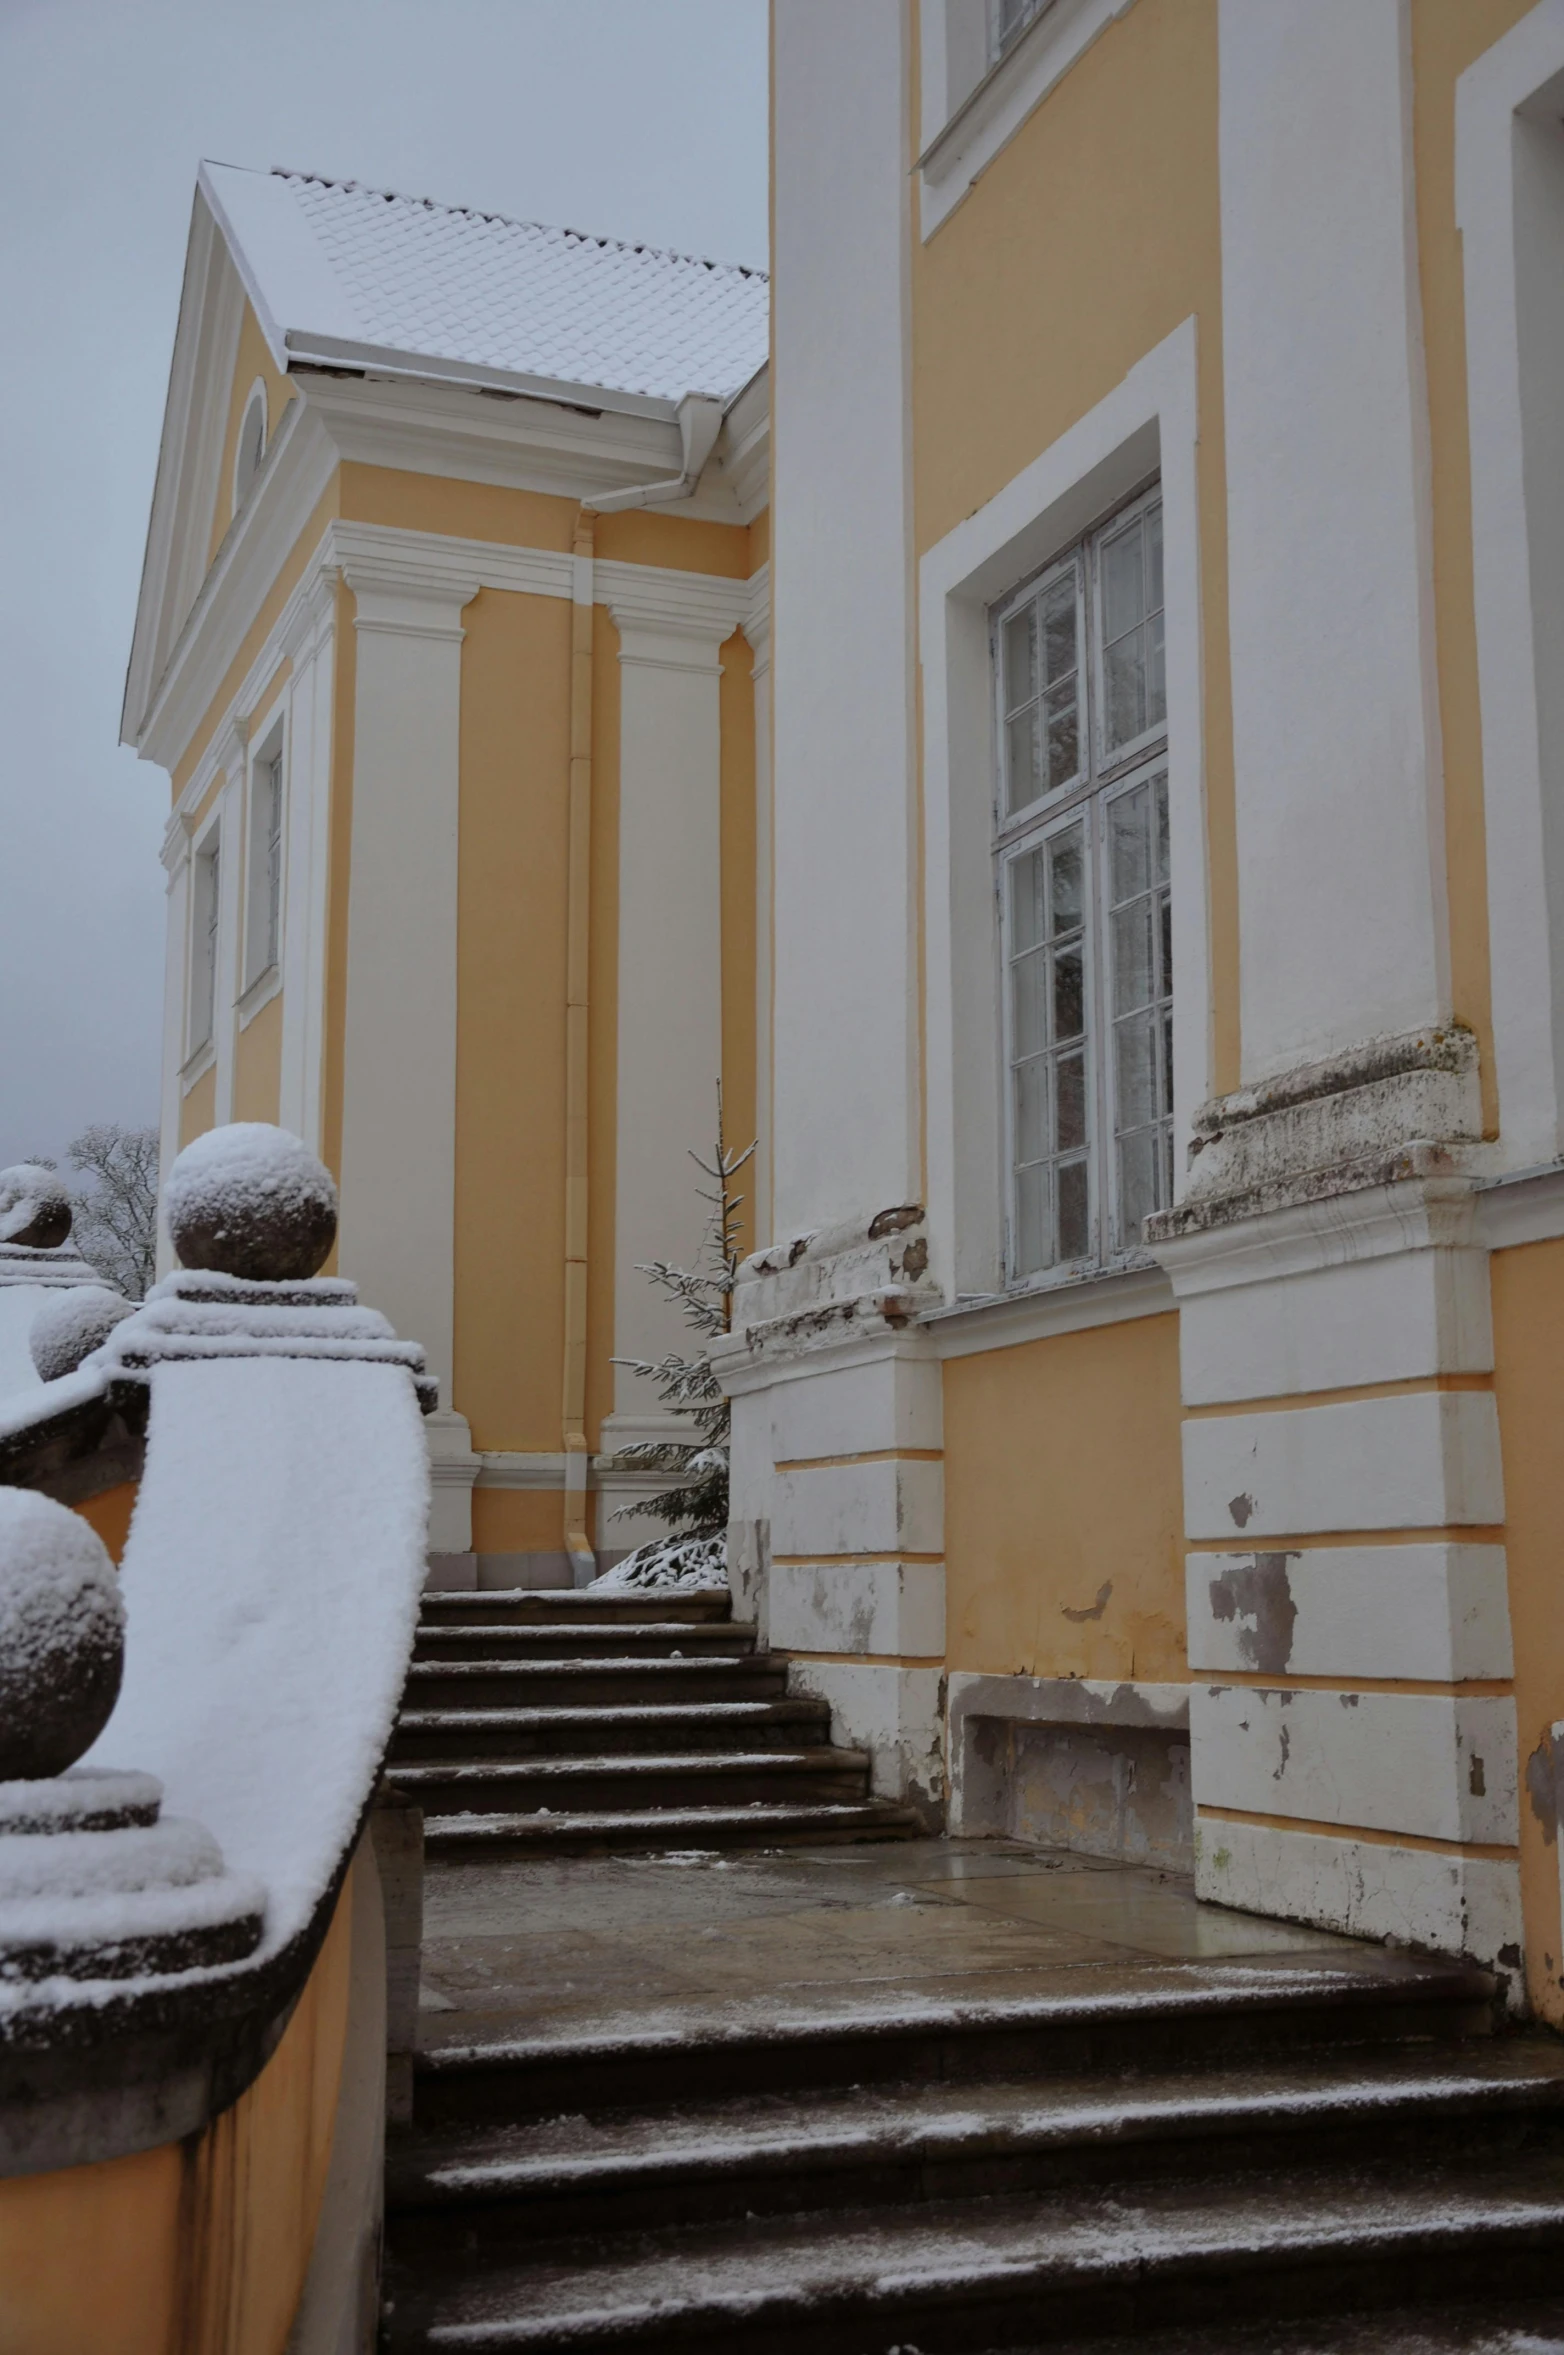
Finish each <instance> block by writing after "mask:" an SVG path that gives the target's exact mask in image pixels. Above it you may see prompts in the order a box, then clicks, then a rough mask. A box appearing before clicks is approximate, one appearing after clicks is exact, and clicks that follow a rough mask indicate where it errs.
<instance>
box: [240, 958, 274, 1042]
mask: <svg viewBox="0 0 1564 2355" xmlns="http://www.w3.org/2000/svg"><path fill="white" fill-rule="evenodd" d="M281 988H282V968H281V966H280V965H268V966H267V967H266V969H265V971H264V972H262V973H257V975H256V976H255V979H254V980H253V981H252V982H251V984H250V986H249V988H248V989H247V990H246V991H245V993H244V995H243V997H242V998H240V1000H239V1004H238V1015H239V1028H240V1029H241V1030H248V1029H249V1027H250V1025H251V1023H252V1022H253V1021H254V1020H255V1017H256V1015H257V1014H259V1013H260V1011H261V1009H262V1007H263V1006H269V1005H270V1004H271V1002H272V1000H273V998H274V997H276V995H277V993H278V991H279V990H280V989H281Z"/></svg>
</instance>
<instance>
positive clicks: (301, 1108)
mask: <svg viewBox="0 0 1564 2355" xmlns="http://www.w3.org/2000/svg"><path fill="white" fill-rule="evenodd" d="M336 593H337V575H336V572H335V571H334V570H331V569H326V570H322V571H321V572H319V573H317V574H316V576H315V578H314V579H313V580H312V581H311V582H310V583H309V585H308V587H307V589H306V590H305V593H304V595H303V596H302V597H301V599H300V601H299V610H298V615H297V618H296V621H295V625H294V628H293V630H292V632H291V633H290V635H289V637H288V640H287V642H286V646H285V651H286V652H287V653H288V654H290V655H291V656H292V658H293V673H292V677H291V679H290V681H289V685H288V759H287V775H286V779H285V791H286V796H287V799H286V805H285V806H286V812H287V834H286V846H287V856H286V863H285V868H284V874H283V911H282V978H283V996H282V1081H281V1088H280V1092H279V1104H278V1114H277V1117H278V1120H279V1122H280V1123H281V1125H282V1127H284V1128H286V1129H291V1130H292V1131H293V1133H294V1135H295V1136H298V1137H302V1138H303V1140H304V1142H305V1144H306V1145H308V1146H309V1148H310V1150H311V1152H312V1153H318V1152H319V1150H320V1145H321V1093H320V1086H321V1064H322V1050H323V1045H324V1039H325V1026H326V904H327V903H326V889H327V880H328V866H329V857H330V844H331V719H332V697H333V692H334V686H335V672H336V636H337V633H336Z"/></svg>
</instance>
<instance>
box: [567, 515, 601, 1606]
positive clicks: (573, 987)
mask: <svg viewBox="0 0 1564 2355" xmlns="http://www.w3.org/2000/svg"><path fill="white" fill-rule="evenodd" d="M592 534H593V524H592V517H591V514H590V513H589V512H588V510H587V509H586V508H585V507H583V508H582V509H581V512H580V514H579V515H578V517H577V520H576V535H575V543H574V547H573V549H572V554H573V556H574V559H575V580H574V584H573V588H572V603H571V608H570V798H569V847H568V851H567V854H566V869H565V1360H564V1380H563V1392H562V1399H561V1404H562V1408H563V1422H564V1433H565V1552H566V1554H567V1555H568V1557H569V1560H570V1575H571V1580H572V1583H573V1584H574V1585H576V1586H585V1585H586V1584H587V1583H588V1582H589V1581H590V1580H591V1579H593V1578H595V1577H596V1575H597V1556H596V1554H595V1553H594V1552H593V1550H592V1541H591V1538H590V1537H589V1535H588V1534H587V1525H586V1522H587V1465H588V1462H589V1458H590V1451H589V1449H588V1446H587V1436H586V1358H587V1214H588V1188H587V1166H588V1165H587V1090H588V1083H589V1077H590V1075H589V1071H588V1065H587V1005H588V995H589V989H590V980H591V972H590V964H589V948H590V943H591V928H592V592H593V582H592V545H593V541H592Z"/></svg>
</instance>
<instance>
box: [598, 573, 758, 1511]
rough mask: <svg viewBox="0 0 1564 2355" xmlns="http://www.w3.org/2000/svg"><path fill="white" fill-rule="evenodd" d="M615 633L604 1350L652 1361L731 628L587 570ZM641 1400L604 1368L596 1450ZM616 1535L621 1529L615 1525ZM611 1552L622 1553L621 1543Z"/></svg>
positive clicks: (718, 855)
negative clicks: (723, 657)
mask: <svg viewBox="0 0 1564 2355" xmlns="http://www.w3.org/2000/svg"><path fill="white" fill-rule="evenodd" d="M599 569H600V572H601V573H602V574H603V575H604V576H605V581H604V584H603V588H604V590H606V594H607V601H608V604H609V609H610V611H611V612H612V614H613V618H614V622H615V625H616V627H617V628H618V631H619V696H620V702H619V711H620V718H619V1004H618V1032H617V1037H618V1052H617V1070H618V1084H617V1138H616V1149H615V1219H614V1348H615V1351H616V1353H617V1354H620V1355H623V1356H630V1357H640V1358H656V1357H660V1356H662V1355H664V1354H665V1352H667V1351H668V1350H670V1349H683V1348H685V1347H686V1346H687V1345H688V1340H689V1334H688V1329H687V1328H686V1326H685V1325H684V1323H683V1320H682V1319H681V1318H680V1316H679V1314H678V1312H677V1310H676V1309H675V1308H673V1306H672V1305H671V1303H670V1302H669V1301H668V1299H667V1296H666V1295H665V1294H664V1293H662V1292H660V1291H659V1290H657V1289H655V1288H654V1287H653V1286H652V1285H651V1284H650V1283H648V1281H647V1279H646V1277H645V1276H644V1275H642V1274H641V1273H640V1267H641V1265H643V1264H645V1263H646V1262H648V1261H651V1260H653V1259H667V1260H672V1261H674V1262H675V1263H677V1264H678V1265H680V1266H684V1267H691V1266H694V1265H695V1263H696V1261H697V1259H698V1257H699V1255H700V1252H701V1248H702V1244H703V1240H704V1237H705V1232H706V1222H707V1215H708V1213H707V1208H706V1205H705V1203H703V1202H702V1201H701V1200H700V1198H699V1194H698V1192H697V1188H698V1187H700V1186H703V1185H705V1184H706V1182H707V1181H706V1180H705V1179H704V1178H702V1177H701V1175H700V1173H699V1171H698V1170H697V1169H696V1167H695V1164H694V1163H693V1161H692V1160H691V1159H690V1154H691V1152H692V1151H694V1152H697V1153H700V1154H701V1155H702V1156H703V1157H705V1158H707V1159H709V1158H710V1155H711V1151H712V1147H713V1145H714V1143H715V1139H716V1126H717V1082H718V1080H719V1078H720V1077H721V1074H722V839H721V837H722V773H721V758H722V733H721V717H722V715H721V703H720V687H721V679H722V664H721V661H720V659H719V649H720V648H721V646H722V644H723V641H724V640H725V639H726V638H727V637H728V636H729V635H730V634H731V632H732V630H733V629H734V628H735V627H736V625H737V622H738V620H739V615H740V611H741V607H742V594H743V592H742V584H740V583H735V584H734V597H733V602H732V608H731V610H726V609H725V610H723V611H721V612H716V611H707V610H705V609H704V602H709V600H707V601H704V602H703V603H701V604H695V605H694V609H693V610H692V609H691V607H692V604H694V600H693V598H692V597H691V596H688V595H686V596H684V597H678V596H677V594H676V591H675V589H674V587H673V585H672V584H670V583H667V582H665V581H664V580H663V579H662V578H660V577H659V576H657V575H654V574H652V573H650V571H649V570H648V572H647V575H646V577H645V579H644V581H639V582H638V581H635V580H633V579H632V580H629V581H626V579H625V578H624V576H625V574H627V573H630V572H632V570H633V568H632V567H630V566H622V567H609V566H606V565H605V566H602V567H600V568H599ZM663 1420H664V1417H663V1414H662V1410H661V1408H660V1407H659V1404H658V1400H657V1394H656V1392H655V1390H654V1389H653V1388H652V1386H651V1385H650V1384H649V1383H645V1382H642V1381H640V1380H638V1378H637V1377H636V1376H635V1375H634V1374H633V1373H631V1372H630V1371H629V1369H628V1368H627V1367H625V1366H619V1367H616V1369H615V1381H614V1414H613V1416H612V1417H611V1422H612V1424H613V1429H612V1431H611V1432H610V1433H609V1434H608V1435H607V1437H606V1438H605V1442H604V1444H605V1446H622V1445H624V1444H625V1443H626V1441H628V1440H629V1439H632V1438H636V1437H641V1436H646V1435H648V1433H647V1431H644V1430H643V1428H642V1426H643V1425H646V1424H648V1422H649V1423H650V1426H651V1427H653V1428H657V1429H661V1427H662V1423H663ZM623 1527H624V1524H621V1528H623ZM625 1542H626V1543H631V1542H634V1533H633V1532H628V1531H627V1533H626V1537H625Z"/></svg>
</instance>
